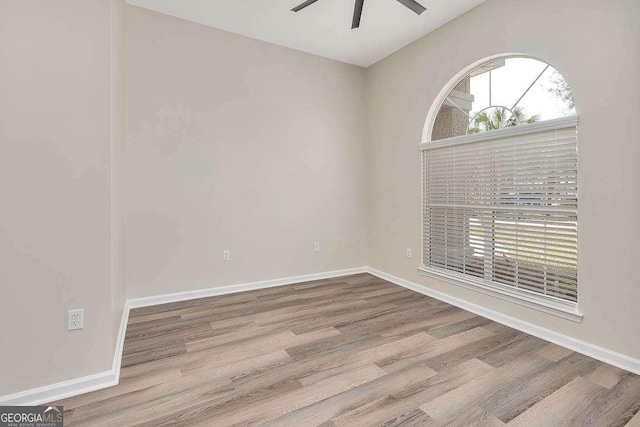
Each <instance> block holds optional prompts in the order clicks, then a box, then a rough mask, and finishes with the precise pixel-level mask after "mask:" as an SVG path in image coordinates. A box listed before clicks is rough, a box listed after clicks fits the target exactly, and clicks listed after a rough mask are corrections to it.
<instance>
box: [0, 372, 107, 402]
mask: <svg viewBox="0 0 640 427" xmlns="http://www.w3.org/2000/svg"><path fill="white" fill-rule="evenodd" d="M117 384H118V380H117V379H116V377H115V374H114V372H113V370H109V371H105V372H100V373H98V374H93V375H88V376H86V377H81V378H75V379H73V380H69V381H63V382H60V383H56V384H51V385H47V386H43V387H38V388H34V389H31V390H27V391H22V392H19V393H15V394H10V395H8V396H1V397H0V406H22V405H42V404H45V403H51V402H55V401H58V400H61V399H66V398H67V397H73V396H77V395H79V394H83V393H89V392H91V391H96V390H100V389H103V388H107V387H111V386H114V385H117Z"/></svg>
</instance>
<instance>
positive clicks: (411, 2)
mask: <svg viewBox="0 0 640 427" xmlns="http://www.w3.org/2000/svg"><path fill="white" fill-rule="evenodd" d="M317 1H318V0H307V1H305V2H304V3H301V4H299V5H298V6H296V7H294V8H293V9H291V11H292V12H299V11H301V10H302V9H304V8H305V7H307V6H311V5H312V4H314V3H315V2H317ZM398 2H399V3H402V4H403V5H405V6H406V7H408V8H409V9H411V10H412V11H414V12H415V13H417V14H418V15H420V14H421V13H422V12H424V11H425V10H427V9H426V8H425V7H424V6H422V5H421V4H420V3H418V2H417V1H415V0H398ZM363 6H364V0H356V6H355V9H354V10H353V21H352V23H351V29H352V30H353V29H354V28H358V27H359V26H360V18H361V17H362V8H363Z"/></svg>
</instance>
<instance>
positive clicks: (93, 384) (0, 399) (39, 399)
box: [0, 267, 640, 406]
mask: <svg viewBox="0 0 640 427" xmlns="http://www.w3.org/2000/svg"><path fill="white" fill-rule="evenodd" d="M359 273H369V274H372V275H374V276H376V277H379V278H381V279H384V280H387V281H389V282H391V283H394V284H396V285H399V286H402V287H404V288H407V289H410V290H412V291H415V292H418V293H421V294H423V295H427V296H430V297H433V298H436V299H438V300H440V301H443V302H446V303H448V304H451V305H454V306H456V307H460V308H462V309H463V310H467V311H470V312H472V313H475V314H477V315H479V316H482V317H486V318H487V319H490V320H493V321H495V322H498V323H502V324H504V325H507V326H509V327H512V328H514V329H517V330H519V331H522V332H525V333H528V334H530V335H533V336H536V337H538V338H542V339H544V340H547V341H550V342H553V343H555V344H558V345H561V346H563V347H567V348H569V349H571V350H574V351H576V352H578V353H582V354H584V355H587V356H590V357H593V358H594V359H597V360H600V361H602V362H605V363H608V364H610V365H613V366H617V367H619V368H621V369H625V370H627V371H630V372H633V373H635V374H639V375H640V360H638V359H634V358H632V357H629V356H625V355H623V354H621V353H617V352H614V351H611V350H608V349H606V348H603V347H599V346H597V345H594V344H590V343H588V342H585V341H581V340H578V339H575V338H572V337H569V336H567V335H563V334H560V333H558V332H554V331H552V330H550V329H545V328H541V327H539V326H536V325H534V324H532V323H528V322H525V321H522V320H520V319H516V318H514V317H511V316H507V315H505V314H502V313H500V312H497V311H494V310H491V309H488V308H485V307H482V306H479V305H477V304H473V303H470V302H468V301H465V300H462V299H460V298H456V297H453V296H451V295H448V294H445V293H442V292H439V291H436V290H433V289H430V288H427V287H425V286H422V285H418V284H416V283H413V282H410V281H408V280H405V279H401V278H399V277H396V276H393V275H391V274H387V273H384V272H382V271H379V270H376V269H374V268H370V267H358V268H350V269H347V270H337V271H329V272H325V273H317V274H307V275H303V276H294V277H286V278H282V279H273V280H264V281H259V282H251V283H243V284H238V285H231V286H222V287H217V288H210V289H202V290H197V291H189V292H180V293H175V294H168V295H160V296H156V297H147V298H136V299H130V300H127V302H126V303H125V307H124V310H123V313H122V319H121V321H120V329H119V332H118V339H117V342H116V346H115V352H114V358H113V366H112V368H111V370H109V371H105V372H100V373H97V374H94V375H89V376H86V377H82V378H76V379H73V380H69V381H64V382H60V383H57V384H51V385H48V386H44V387H38V388H34V389H31V390H27V391H23V392H19V393H15V394H11V395H7V396H0V405H6V406H14V405H40V404H44V403H50V402H55V401H59V400H62V399H66V398H69V397H73V396H77V395H80V394H84V393H89V392H91V391H96V390H100V389H103V388H107V387H112V386H115V385H117V384H118V382H119V379H120V366H121V363H122V350H123V348H124V338H125V336H126V332H127V322H128V319H129V312H130V311H131V309H133V308H138V307H148V306H152V305H158V304H166V303H171V302H178V301H186V300H191V299H197V298H204V297H211V296H217V295H226V294H232V293H238V292H246V291H251V290H258V289H266V288H272V287H276V286H283V285H291V284H295V283H303V282H309V281H312V280H321V279H330V278H334V277H341V276H349V275H353V274H359Z"/></svg>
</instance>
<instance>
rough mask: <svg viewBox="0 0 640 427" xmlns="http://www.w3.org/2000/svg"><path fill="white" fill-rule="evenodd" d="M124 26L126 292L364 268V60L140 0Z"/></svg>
mask: <svg viewBox="0 0 640 427" xmlns="http://www.w3.org/2000/svg"><path fill="white" fill-rule="evenodd" d="M125 28H126V36H125V37H126V58H125V62H126V65H125V67H126V68H125V75H126V82H125V93H126V105H127V107H126V109H127V110H126V141H127V143H126V149H125V158H126V173H125V188H126V190H125V205H126V217H125V224H126V228H125V234H126V236H127V237H126V248H125V253H126V260H125V265H126V280H127V295H128V297H130V298H131V297H142V296H151V295H160V294H166V293H173V292H181V291H188V290H195V289H203V288H209V287H215V286H220V285H230V284H235V283H244V282H249V281H255V280H266V279H272V278H280V277H287V276H293V275H301V274H310V273H316V272H324V271H329V270H337V269H343V268H351V267H357V266H362V265H364V264H365V243H366V236H365V233H366V182H365V178H366V175H365V167H366V159H367V156H366V145H365V143H366V141H365V139H364V135H363V129H364V127H365V125H364V120H365V115H364V114H365V105H364V85H365V81H364V70H363V69H361V68H358V67H354V66H350V65H345V64H342V63H339V62H335V61H331V60H327V59H323V58H320V57H316V56H312V55H309V54H305V53H301V52H298V51H294V50H291V49H287V48H283V47H279V46H276V45H272V44H268V43H264V42H260V41H257V40H253V39H249V38H246V37H242V36H238V35H235V34H231V33H227V32H224V31H221V30H217V29H214V28H210V27H206V26H202V25H198V24H194V23H191V22H187V21H183V20H180V19H177V18H173V17H169V16H166V15H161V14H158V13H155V12H151V11H148V10H146V9H141V8H137V7H133V6H127V7H126V19H125ZM314 241H320V242H321V251H320V252H319V253H314V251H313V242H314ZM223 249H230V250H231V251H232V259H231V261H229V262H223V261H222V250H223Z"/></svg>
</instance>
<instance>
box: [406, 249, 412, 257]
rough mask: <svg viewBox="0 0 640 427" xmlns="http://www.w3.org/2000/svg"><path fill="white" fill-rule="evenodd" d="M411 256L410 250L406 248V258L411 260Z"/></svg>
mask: <svg viewBox="0 0 640 427" xmlns="http://www.w3.org/2000/svg"><path fill="white" fill-rule="evenodd" d="M412 255H413V254H412V253H411V248H407V258H411V256H412Z"/></svg>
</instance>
